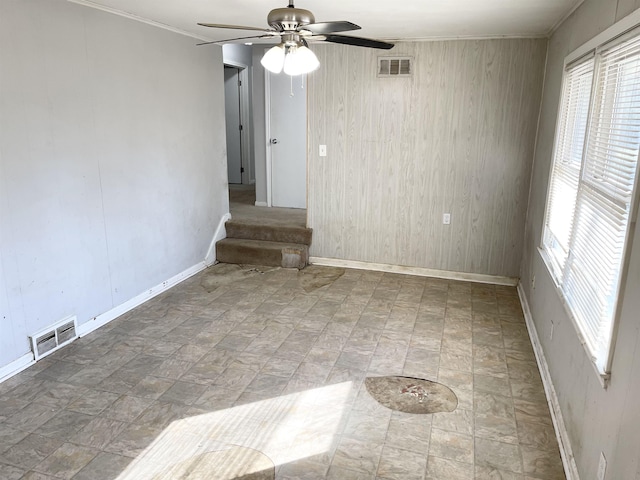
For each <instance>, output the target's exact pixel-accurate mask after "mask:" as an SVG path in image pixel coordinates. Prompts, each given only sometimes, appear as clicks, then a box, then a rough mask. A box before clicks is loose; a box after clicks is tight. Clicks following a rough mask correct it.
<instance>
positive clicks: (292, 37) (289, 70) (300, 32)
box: [198, 0, 393, 76]
mask: <svg viewBox="0 0 640 480" xmlns="http://www.w3.org/2000/svg"><path fill="white" fill-rule="evenodd" d="M267 23H268V24H269V26H270V27H271V28H267V29H265V28H260V27H247V26H242V25H225V24H219V23H198V25H201V26H203V27H212V28H227V29H233V30H249V31H259V32H262V35H253V36H248V37H239V38H229V39H226V40H217V41H214V42H205V43H200V44H198V45H208V44H211V43H225V42H232V41H235V40H249V39H257V38H273V39H278V38H279V40H280V43H279V44H278V45H276V46H275V47H273V48H271V49H270V50H268V51H267V52H266V53H265V54H264V57H262V61H261V63H262V65H263V66H264V67H265V68H266V69H267V70H269V71H271V72H273V73H280V72H281V71H282V70H283V69H284V72H285V73H286V74H288V75H292V76H293V75H301V74H304V73H309V72H311V71H313V70H315V69H316V68H318V67H319V66H320V62H319V61H318V58H317V57H316V56H315V54H314V53H313V52H312V51H311V50H310V49H309V44H308V43H307V42H308V41H310V42H315V41H320V42H329V43H340V44H343V45H354V46H358V47H367V48H380V49H384V50H388V49H390V48H393V43H387V42H381V41H379V40H372V39H370V38H362V37H352V36H347V35H336V33H338V32H348V31H352V30H359V29H360V28H361V27H360V26H358V25H356V24H355V23H351V22H347V21H338V22H316V20H315V17H314V16H313V13H311V12H310V11H309V10H305V9H303V8H297V7H295V6H294V4H293V0H289V5H288V6H287V7H286V8H276V9H274V10H271V11H270V12H269V15H268V16H267Z"/></svg>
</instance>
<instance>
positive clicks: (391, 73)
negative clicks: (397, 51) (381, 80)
mask: <svg viewBox="0 0 640 480" xmlns="http://www.w3.org/2000/svg"><path fill="white" fill-rule="evenodd" d="M412 73H413V59H412V58H411V57H378V76H379V77H409V76H411V74H412Z"/></svg>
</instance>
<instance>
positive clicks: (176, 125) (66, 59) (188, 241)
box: [0, 0, 228, 367]
mask: <svg viewBox="0 0 640 480" xmlns="http://www.w3.org/2000/svg"><path fill="white" fill-rule="evenodd" d="M195 43H197V42H196V41H195V40H194V39H192V38H188V37H184V36H180V35H177V34H174V33H171V32H168V31H165V30H161V29H158V28H155V27H151V26H149V25H146V24H142V23H138V22H134V21H132V20H128V19H124V18H121V17H118V16H114V15H111V14H108V13H104V12H101V11H98V10H94V9H90V8H87V7H83V6H79V5H76V4H72V3H69V2H66V1H64V0H29V1H24V0H3V1H2V2H1V3H0V252H1V257H0V266H1V267H2V268H1V270H0V278H1V279H2V282H1V283H0V308H1V311H0V319H1V321H2V329H3V332H6V331H8V332H9V334H8V336H7V337H4V336H2V340H0V342H1V345H0V347H1V348H0V367H2V366H4V365H7V364H8V363H10V362H12V361H14V360H16V359H17V358H19V357H20V356H21V355H24V354H26V353H28V352H29V346H28V342H27V335H28V334H30V333H33V332H35V331H37V330H38V329H41V328H43V327H45V326H47V325H50V324H51V323H53V322H55V321H57V320H59V319H61V318H62V317H65V316H67V315H71V314H75V315H77V317H78V321H79V323H80V324H82V323H84V322H86V321H87V320H89V319H90V318H92V317H94V316H96V315H99V314H101V313H104V312H106V311H108V310H110V309H112V308H114V307H115V306H118V305H120V304H122V303H124V302H126V301H127V300H129V299H131V298H132V297H135V296H136V295H138V294H140V293H141V292H143V291H145V290H146V289H148V288H149V287H152V286H155V285H157V284H159V283H161V282H163V281H164V280H167V279H169V278H170V277H172V276H174V275H176V274H177V273H179V272H182V271H184V270H186V269H187V268H189V267H192V266H193V265H196V264H198V263H199V262H202V261H203V260H204V257H205V255H206V253H207V248H208V246H209V243H210V241H211V238H212V236H213V233H214V230H215V228H216V226H217V224H218V221H219V219H220V218H221V217H222V215H223V214H224V213H226V212H228V197H227V186H226V157H225V141H224V103H223V75H222V73H223V72H222V51H221V49H220V48H219V47H212V48H206V49H205V48H196V47H195Z"/></svg>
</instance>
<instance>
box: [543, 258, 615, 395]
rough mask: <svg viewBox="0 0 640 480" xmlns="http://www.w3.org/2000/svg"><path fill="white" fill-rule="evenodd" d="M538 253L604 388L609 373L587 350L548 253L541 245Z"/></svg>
mask: <svg viewBox="0 0 640 480" xmlns="http://www.w3.org/2000/svg"><path fill="white" fill-rule="evenodd" d="M538 253H539V254H540V257H541V258H542V262H543V263H544V265H545V267H546V269H547V273H548V274H549V277H550V278H551V281H552V282H553V285H554V286H555V290H556V293H557V295H558V297H559V298H560V302H561V303H562V306H563V307H564V311H565V313H566V315H567V316H568V317H569V318H570V319H571V323H572V324H573V327H574V329H575V332H576V335H577V336H578V340H579V341H580V344H581V345H582V348H584V352H585V354H586V355H587V357H588V359H589V363H591V366H592V367H593V370H594V371H595V372H596V374H597V375H598V380H599V381H600V385H602V388H605V389H606V388H607V386H608V385H609V380H610V377H611V374H610V373H607V372H605V371H604V370H602V369H601V368H600V367H599V366H598V364H597V363H596V360H595V358H594V357H593V354H592V353H591V351H590V350H589V347H588V346H587V343H586V341H585V339H584V336H583V335H582V332H581V331H580V326H579V324H578V322H577V320H576V318H575V316H574V315H573V313H572V312H571V308H569V305H568V304H567V301H566V299H565V296H564V293H563V292H562V288H561V287H560V284H559V283H558V280H557V278H556V276H555V275H554V273H553V268H552V263H551V259H550V258H549V255H548V254H547V252H545V251H544V249H542V248H541V247H538Z"/></svg>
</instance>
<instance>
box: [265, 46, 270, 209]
mask: <svg viewBox="0 0 640 480" xmlns="http://www.w3.org/2000/svg"><path fill="white" fill-rule="evenodd" d="M265 51H266V49H265ZM264 132H265V137H266V138H265V142H266V145H267V148H266V152H265V153H266V154H265V169H266V172H265V173H266V177H267V178H266V180H267V207H270V206H271V73H270V72H269V71H268V70H267V69H266V68H265V69H264Z"/></svg>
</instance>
